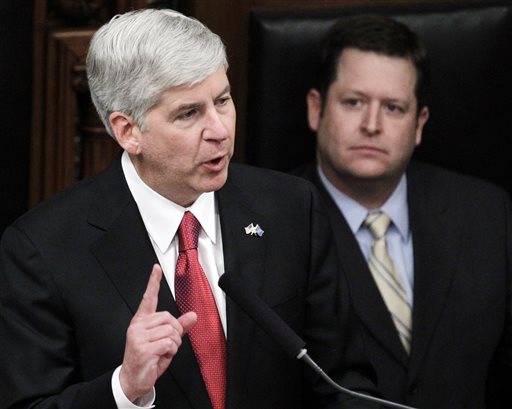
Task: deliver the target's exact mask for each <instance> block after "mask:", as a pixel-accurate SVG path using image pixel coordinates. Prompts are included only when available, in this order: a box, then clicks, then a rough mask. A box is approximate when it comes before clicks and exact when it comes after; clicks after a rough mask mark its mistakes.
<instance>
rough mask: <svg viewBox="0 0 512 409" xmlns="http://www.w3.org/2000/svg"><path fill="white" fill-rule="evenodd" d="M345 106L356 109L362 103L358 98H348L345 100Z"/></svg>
mask: <svg viewBox="0 0 512 409" xmlns="http://www.w3.org/2000/svg"><path fill="white" fill-rule="evenodd" d="M343 104H344V105H347V106H350V107H355V106H358V105H359V104H360V101H359V100H358V99H357V98H347V99H345V100H343Z"/></svg>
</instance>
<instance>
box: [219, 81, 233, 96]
mask: <svg viewBox="0 0 512 409" xmlns="http://www.w3.org/2000/svg"><path fill="white" fill-rule="evenodd" d="M230 92H231V85H229V84H228V85H226V88H224V89H223V90H222V91H221V92H220V93H219V95H218V97H220V96H221V95H224V94H229V93H230ZM218 97H217V98H218Z"/></svg>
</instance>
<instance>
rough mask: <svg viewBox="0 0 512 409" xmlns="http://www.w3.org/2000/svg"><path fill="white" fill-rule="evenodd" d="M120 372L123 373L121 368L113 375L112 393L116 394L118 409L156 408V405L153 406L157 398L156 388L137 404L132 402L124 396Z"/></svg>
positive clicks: (137, 401) (136, 401)
mask: <svg viewBox="0 0 512 409" xmlns="http://www.w3.org/2000/svg"><path fill="white" fill-rule="evenodd" d="M119 372H121V366H118V367H117V368H116V370H115V371H114V374H113V375H112V393H113V394H114V399H115V401H116V405H117V409H138V408H143V409H145V408H154V407H155V405H153V403H154V402H155V397H156V392H155V388H153V390H152V391H151V392H149V393H147V394H146V395H144V396H141V397H140V398H138V399H136V400H135V402H131V401H130V400H129V399H128V398H127V397H126V395H125V394H124V392H123V388H121V381H120V380H119Z"/></svg>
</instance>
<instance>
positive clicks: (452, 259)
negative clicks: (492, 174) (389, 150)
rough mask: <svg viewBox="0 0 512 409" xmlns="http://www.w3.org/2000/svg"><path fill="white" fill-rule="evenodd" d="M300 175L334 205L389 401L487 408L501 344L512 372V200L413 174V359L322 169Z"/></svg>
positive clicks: (345, 269)
mask: <svg viewBox="0 0 512 409" xmlns="http://www.w3.org/2000/svg"><path fill="white" fill-rule="evenodd" d="M298 173H301V174H302V176H304V177H306V178H307V179H310V180H311V181H313V182H314V183H315V184H316V185H317V186H318V187H319V188H320V190H321V193H322V194H323V196H324V197H325V198H326V199H327V204H328V206H329V209H330V216H331V223H332V225H333V229H334V231H335V237H336V243H337V247H338V254H339V258H340V260H341V271H342V273H343V275H344V276H345V277H346V278H347V280H348V283H349V288H350V294H351V298H352V300H353V305H354V310H355V312H356V314H357V316H358V317H359V318H360V320H361V322H362V324H363V337H364V345H365V349H366V352H367V356H368V358H369V359H370V361H371V362H372V363H373V365H374V367H375V369H376V372H377V381H378V389H379V390H380V392H381V393H382V394H383V396H384V397H385V398H387V399H391V400H395V401H399V402H405V403H407V404H409V405H412V406H415V407H419V408H422V409H427V408H435V409H441V408H447V409H448V408H449V409H455V408H483V407H485V405H486V404H485V390H486V382H487V378H488V370H489V366H490V364H491V361H492V359H493V356H494V354H495V353H496V352H497V351H498V349H499V348H498V346H499V344H500V342H501V341H503V342H504V348H503V349H500V350H499V353H500V354H499V358H500V359H501V362H503V363H504V364H505V366H508V367H510V366H511V365H510V364H511V359H510V355H511V352H512V349H511V347H512V346H511V345H510V341H511V328H510V326H511V315H510V314H511V311H510V310H508V311H507V308H510V300H509V297H510V293H511V286H510V274H511V273H512V269H511V262H512V229H511V213H510V207H509V197H508V194H507V193H506V192H505V191H503V190H501V189H498V188H496V187H494V186H491V185H490V184H487V183H484V182H482V181H478V180H476V179H473V178H469V177H465V176H461V175H456V174H454V173H452V172H448V171H445V170H441V169H439V168H437V167H432V166H429V165H425V164H419V163H413V164H411V166H410V167H409V169H408V171H407V187H408V205H409V220H410V227H411V229H412V237H413V249H414V250H413V251H414V306H413V329H412V351H411V354H410V356H409V357H408V356H407V354H406V353H405V351H404V349H403V348H402V346H401V344H400V341H399V338H398V335H397V333H396V330H395V329H394V327H393V323H392V321H391V318H390V316H389V313H388V312H387V310H386V307H385V305H384V301H383V299H382V297H381V295H380V293H379V291H378V288H377V286H376V284H375V283H374V281H373V279H372V276H371V273H370V271H369V269H368V267H367V265H366V261H365V259H364V256H363V255H362V253H361V251H360V249H359V245H358V243H357V241H356V239H355V237H354V235H353V234H352V232H351V230H350V228H349V226H348V224H347V223H346V220H345V219H344V217H343V216H342V214H341V212H340V211H339V209H338V208H337V207H336V205H335V204H334V201H333V200H332V198H331V197H330V195H329V194H328V192H327V191H326V190H325V188H324V187H323V184H322V183H321V181H320V179H319V177H318V173H317V171H316V168H315V166H314V165H310V166H308V167H307V168H305V169H302V170H300V171H299V172H298ZM507 344H508V345H507ZM511 379H512V378H508V385H509V387H510V381H511Z"/></svg>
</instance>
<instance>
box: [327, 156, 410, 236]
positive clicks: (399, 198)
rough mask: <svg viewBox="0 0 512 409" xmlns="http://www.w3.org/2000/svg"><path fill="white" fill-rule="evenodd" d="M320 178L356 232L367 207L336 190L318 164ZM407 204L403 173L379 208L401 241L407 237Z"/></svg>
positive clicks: (366, 211)
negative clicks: (389, 220) (390, 222)
mask: <svg viewBox="0 0 512 409" xmlns="http://www.w3.org/2000/svg"><path fill="white" fill-rule="evenodd" d="M317 171H318V175H319V177H320V180H321V181H322V183H323V184H324V186H325V188H326V190H327V192H329V194H330V195H331V197H332V199H333V200H334V203H336V206H338V208H339V209H340V211H341V212H342V213H343V215H344V216H345V219H346V220H347V223H348V225H349V226H350V230H352V232H353V233H354V234H356V233H357V231H358V230H359V228H360V227H361V226H362V224H363V222H364V219H365V218H366V216H367V214H368V209H366V208H365V207H364V206H361V205H360V204H359V203H358V202H356V201H355V200H354V199H352V198H351V197H349V196H347V195H346V194H345V193H343V192H341V191H340V190H338V189H337V188H336V187H335V186H334V185H333V184H332V183H331V182H329V180H328V179H327V177H326V176H325V175H324V173H323V172H322V169H321V168H320V166H318V167H317ZM408 209H409V208H408V205H407V177H406V175H405V174H404V175H403V176H402V178H401V179H400V182H399V183H398V186H397V187H396V189H395V191H394V192H393V194H392V195H391V196H390V197H389V199H388V200H387V201H386V203H384V204H383V205H382V206H381V208H380V210H381V211H383V212H384V213H386V214H387V215H388V216H389V218H390V219H391V221H392V223H393V225H394V226H395V227H396V229H397V230H398V232H399V233H400V236H401V237H402V240H403V241H407V240H408V238H409V234H410V231H409V211H408Z"/></svg>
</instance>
